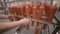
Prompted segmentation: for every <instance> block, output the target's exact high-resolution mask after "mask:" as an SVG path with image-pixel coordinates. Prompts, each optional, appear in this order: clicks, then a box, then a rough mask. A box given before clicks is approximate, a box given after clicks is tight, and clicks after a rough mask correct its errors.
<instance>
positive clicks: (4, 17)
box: [0, 14, 9, 19]
mask: <svg viewBox="0 0 60 34" xmlns="http://www.w3.org/2000/svg"><path fill="white" fill-rule="evenodd" d="M8 17H9V15H4V14H2V15H0V19H7V18H8Z"/></svg>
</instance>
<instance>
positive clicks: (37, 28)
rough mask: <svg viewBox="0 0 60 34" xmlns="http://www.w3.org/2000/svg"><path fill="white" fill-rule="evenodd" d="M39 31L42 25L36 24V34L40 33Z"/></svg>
mask: <svg viewBox="0 0 60 34" xmlns="http://www.w3.org/2000/svg"><path fill="white" fill-rule="evenodd" d="M39 31H40V26H36V29H35V34H39Z"/></svg>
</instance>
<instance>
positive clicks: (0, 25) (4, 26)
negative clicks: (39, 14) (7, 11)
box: [0, 18, 29, 33]
mask: <svg viewBox="0 0 60 34" xmlns="http://www.w3.org/2000/svg"><path fill="white" fill-rule="evenodd" d="M28 21H29V19H27V18H24V19H22V20H20V21H15V22H11V23H0V33H2V32H5V31H7V30H9V29H12V28H15V27H17V26H20V25H22V24H24V23H27V22H28Z"/></svg>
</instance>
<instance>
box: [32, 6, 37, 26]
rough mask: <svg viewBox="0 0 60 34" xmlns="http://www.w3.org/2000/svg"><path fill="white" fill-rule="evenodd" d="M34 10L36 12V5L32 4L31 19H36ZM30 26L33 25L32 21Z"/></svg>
mask: <svg viewBox="0 0 60 34" xmlns="http://www.w3.org/2000/svg"><path fill="white" fill-rule="evenodd" d="M36 12H37V6H36V5H34V6H33V10H32V18H33V19H36V16H37V15H36ZM32 26H34V21H32Z"/></svg>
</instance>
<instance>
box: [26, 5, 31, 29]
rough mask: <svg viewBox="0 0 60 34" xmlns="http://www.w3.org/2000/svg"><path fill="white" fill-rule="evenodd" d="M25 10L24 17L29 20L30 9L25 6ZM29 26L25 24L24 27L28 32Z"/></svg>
mask: <svg viewBox="0 0 60 34" xmlns="http://www.w3.org/2000/svg"><path fill="white" fill-rule="evenodd" d="M25 9H26V12H25V13H26V17H27V18H30V11H31V10H30V7H29V5H26V7H25ZM29 25H30V23H27V24H26V25H25V26H26V29H27V30H28V29H29Z"/></svg>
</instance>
